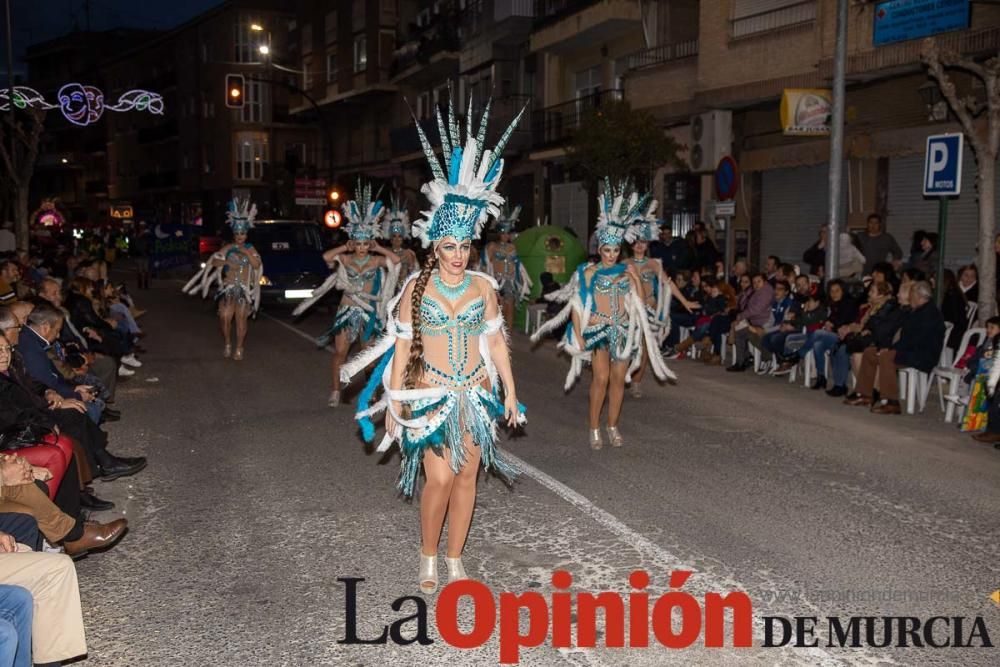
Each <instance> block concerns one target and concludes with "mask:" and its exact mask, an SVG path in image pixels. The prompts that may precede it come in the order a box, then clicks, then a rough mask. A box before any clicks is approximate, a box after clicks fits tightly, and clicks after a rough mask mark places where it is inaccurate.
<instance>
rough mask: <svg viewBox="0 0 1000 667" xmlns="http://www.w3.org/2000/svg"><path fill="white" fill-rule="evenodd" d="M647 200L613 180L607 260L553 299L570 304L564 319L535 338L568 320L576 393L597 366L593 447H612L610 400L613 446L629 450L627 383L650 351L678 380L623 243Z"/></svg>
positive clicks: (601, 231)
mask: <svg viewBox="0 0 1000 667" xmlns="http://www.w3.org/2000/svg"><path fill="white" fill-rule="evenodd" d="M646 201H647V198H646V197H640V196H639V194H638V193H637V192H635V191H634V190H633V189H632V187H631V185H630V184H628V183H627V182H626V183H620V184H618V185H617V186H616V187H615V188H614V189H612V187H611V183H610V182H608V181H607V180H605V185H604V193H603V194H602V195H601V196H600V197H598V210H599V212H600V217H599V218H598V221H597V231H596V234H597V241H598V251H599V253H600V261H598V262H596V263H594V264H587V263H584V264H581V265H580V266H579V267H577V269H576V271H575V273H574V274H573V278H572V279H571V280H570V282H569V283H568V284H567V285H566V287H564V288H562V289H561V290H559V291H557V292H552V293H550V294H548V295H546V298H547V299H549V300H550V301H560V302H565V303H566V307H565V308H563V309H562V310H561V311H560V312H559V314H558V315H556V316H555V317H553V318H552V319H551V320H549V321H548V322H546V323H545V324H544V325H542V326H541V327H540V328H539V329H538V330H537V331H536V332H535V333H534V334H533V335H532V337H531V339H532V340H533V341H538V340H540V339H541V337H542V336H544V335H546V334H547V333H549V332H550V331H553V330H555V329H556V328H558V327H559V326H561V325H562V324H563V323H564V322H566V321H567V320H571V322H570V326H567V327H566V334H565V336H564V338H563V340H562V342H560V344H559V347H560V348H561V349H562V350H564V351H565V352H567V353H568V354H569V355H570V357H571V358H572V362H571V364H570V370H569V374H568V375H567V376H566V384H565V387H564V389H565V390H566V391H569V390H570V388H571V387H572V386H573V383H574V382H576V379H577V378H578V377H580V373H581V372H582V370H583V364H584V363H585V362H588V361H589V362H590V364H591V366H592V369H593V378H592V379H591V382H590V447H591V449H600V448H601V447H603V446H604V442H603V439H602V437H601V428H600V423H601V411H602V410H603V409H604V402H605V399H607V402H608V428H607V431H608V439H609V441H610V442H611V446H612V447H621V446H622V444H624V440H623V438H622V435H621V432H620V431H619V430H618V420H619V417H620V416H621V409H622V402H623V401H624V398H625V384H626V383H627V382H628V381H629V376H630V375H631V373H633V372H634V371H635V370H636V369H637V368H638V367H639V364H640V362H641V361H642V355H641V354H640V351H641V350H642V348H643V347H645V349H646V351H647V353H648V354H649V358H650V365H651V366H652V367H653V372H654V373H655V374H656V377H658V378H659V379H660V380H667V379H676V378H675V376H674V374H673V373H672V372H671V371H670V369H669V368H667V366H666V364H664V363H663V358H662V357H661V356H660V354H659V347H658V345H657V341H656V336H655V334H654V333H653V331H652V330H651V329H650V326H649V320H648V319H647V317H646V307H645V301H644V299H643V296H642V287H641V278H640V277H639V275H638V274H637V273H636V271H635V269H634V268H633V267H630V266H628V265H627V264H625V263H622V262H620V261H619V259H620V257H621V246H622V239H623V238H624V236H625V233H626V232H627V231H628V229H629V227H630V226H631V225H632V223H633V221H634V220H635V219H636V218H638V217H640V216H641V215H642V212H643V211H644V210H645V206H646Z"/></svg>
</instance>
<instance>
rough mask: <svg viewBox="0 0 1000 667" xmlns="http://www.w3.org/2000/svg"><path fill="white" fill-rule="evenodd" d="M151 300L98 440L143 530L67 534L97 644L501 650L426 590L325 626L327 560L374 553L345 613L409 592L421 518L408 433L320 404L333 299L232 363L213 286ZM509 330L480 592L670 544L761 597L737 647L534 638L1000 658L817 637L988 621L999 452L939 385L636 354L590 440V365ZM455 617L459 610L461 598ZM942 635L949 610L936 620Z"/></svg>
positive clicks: (682, 564)
mask: <svg viewBox="0 0 1000 667" xmlns="http://www.w3.org/2000/svg"><path fill="white" fill-rule="evenodd" d="M139 300H140V306H141V307H143V308H148V309H149V314H147V315H146V317H145V320H144V326H145V327H146V328H147V330H148V332H149V336H148V338H147V339H146V345H147V347H149V348H150V354H148V355H146V356H145V357H144V360H145V362H146V365H145V366H144V367H143V368H142V369H141V371H140V374H139V375H137V376H136V377H135V378H133V379H131V380H130V381H129V382H128V383H127V384H125V385H124V386H123V388H122V390H121V392H120V399H119V404H120V407H121V409H122V410H123V412H124V419H123V421H122V422H119V423H117V424H114V425H112V429H111V430H112V442H113V445H112V447H113V449H114V450H116V451H118V452H119V453H123V454H143V455H146V456H148V457H149V461H150V463H149V467H148V468H147V469H146V470H145V471H144V472H142V473H140V474H139V475H137V476H135V477H132V478H128V479H121V480H118V481H116V482H113V483H109V484H106V485H99V488H98V494H99V495H101V496H104V497H108V498H110V499H113V500H115V501H117V502H119V508H118V509H117V510H116V511H115V512H109V513H105V514H106V515H107V516H111V515H113V514H115V513H121V512H124V513H125V514H126V515H127V516H128V518H129V520H130V524H131V532H130V533H129V534H128V535H127V536H126V537H125V539H124V540H123V541H122V542H121V544H120V545H118V546H117V547H116V548H115V549H113V550H112V551H110V552H107V553H105V554H98V555H92V556H89V557H88V558H86V559H84V560H82V561H79V562H78V570H79V572H80V578H81V590H82V593H83V596H84V608H85V614H86V621H87V627H88V640H89V645H90V658H89V661H88V664H94V665H130V666H131V665H136V664H143V665H377V664H393V665H434V664H448V665H452V664H461V665H491V664H496V663H497V661H498V656H499V643H498V634H499V633H498V632H494V633H493V634H492V635H491V637H490V639H489V640H488V641H487V642H486V643H485V644H484V645H483V646H481V647H480V648H477V649H470V650H459V649H456V648H452V647H450V646H448V645H446V644H445V643H444V642H443V641H442V640H441V636H440V634H439V633H438V630H437V627H436V625H435V610H434V606H433V605H434V600H433V599H431V600H430V606H429V609H428V616H429V630H428V635H429V637H430V639H432V640H433V643H432V644H430V645H419V644H412V645H405V646H400V645H396V644H394V643H391V642H390V643H388V644H385V645H344V644H340V643H338V640H342V639H344V638H345V632H346V630H345V615H346V611H345V586H344V584H343V583H341V582H338V581H337V580H338V578H347V577H364V578H365V581H364V582H363V583H360V584H358V599H357V626H358V635H359V637H361V638H372V637H376V636H378V634H379V633H380V632H381V629H382V627H383V626H384V625H387V624H390V623H392V622H393V621H396V620H398V619H400V618H403V617H405V616H410V615H412V614H413V613H414V610H415V608H416V604H417V603H415V602H412V601H408V602H405V603H403V606H402V607H401V610H400V611H393V610H392V608H391V607H390V605H391V603H392V601H393V600H396V599H397V598H400V597H402V596H408V595H416V596H419V593H418V592H417V587H416V571H417V552H418V545H419V525H418V505H417V503H416V502H412V503H411V502H406V501H404V500H402V499H401V498H400V497H399V496H398V495H397V494H396V492H395V489H394V480H395V478H396V475H397V473H398V456H397V455H396V454H395V453H391V454H389V455H388V456H382V455H377V454H374V453H372V452H371V451H370V450H368V449H366V448H365V447H364V445H363V443H362V442H361V440H360V438H359V436H358V432H357V429H356V427H355V425H354V423H353V422H352V419H351V417H352V415H351V412H352V411H351V410H350V409H349V408H347V407H342V408H339V409H336V410H334V409H330V408H328V407H326V397H327V394H328V391H329V386H328V384H329V375H330V372H329V355H328V354H327V353H326V352H325V351H321V350H317V349H316V347H315V346H314V345H312V344H311V343H310V342H309V341H308V340H306V339H307V338H308V336H309V335H312V334H316V333H318V332H320V331H322V330H323V329H325V328H326V326H327V325H328V324H329V317H328V315H327V314H326V313H324V312H318V313H316V314H314V315H311V316H308V317H307V318H306V319H305V320H304V321H300V322H292V321H291V320H290V319H288V318H287V317H278V318H277V319H275V318H272V317H269V316H261V317H260V319H258V320H257V321H256V322H254V323H252V324H251V331H250V338H249V341H248V345H247V358H246V360H245V361H243V362H242V363H236V362H232V361H228V360H224V359H223V358H222V354H221V351H222V345H221V341H220V337H219V335H218V334H217V329H216V322H215V318H214V315H213V312H212V309H211V305H210V304H209V303H208V302H207V301H205V302H203V301H198V300H196V299H194V298H191V297H184V296H182V295H181V294H180V293H179V289H178V287H177V286H175V285H173V284H171V283H167V282H163V283H161V284H160V285H159V286H158V288H157V289H154V290H152V291H150V292H144V293H140V294H139ZM513 346H514V362H515V376H516V379H517V383H518V398H519V399H520V400H521V402H522V403H524V404H525V405H527V408H528V419H529V424H528V427H527V429H526V432H525V433H524V434H523V436H521V437H517V438H514V439H506V436H505V442H504V448H505V450H506V451H507V452H509V453H511V454H513V455H514V456H516V457H517V459H518V460H519V462H520V463H521V464H522V467H523V468H524V473H523V474H522V476H521V478H520V480H519V482H518V483H516V484H515V485H514V486H513V488H508V487H506V486H505V485H504V484H502V483H501V481H500V480H499V479H496V478H493V477H490V476H485V475H481V476H480V488H479V498H478V506H477V511H476V515H475V519H474V523H473V527H472V532H471V535H470V538H469V542H468V545H467V548H466V556H465V562H466V567H467V569H468V570H469V572H470V574H472V575H473V576H474V577H476V578H478V579H480V580H482V581H484V582H486V583H487V584H488V585H489V586H490V587H491V588H492V589H493V591H494V592H495V593H500V592H502V591H510V592H515V593H523V592H528V591H531V592H538V593H541V594H543V596H544V597H545V599H546V600H549V599H550V595H551V594H552V592H553V590H554V589H553V586H552V584H551V581H550V578H551V574H552V572H553V571H554V570H557V569H564V570H568V571H569V572H570V573H571V574H572V576H573V580H574V581H573V586H572V589H571V590H572V591H573V592H592V593H598V592H603V591H619V592H622V593H625V594H627V593H628V592H629V591H631V590H632V589H631V587H630V586H629V580H628V576H629V573H630V572H632V571H633V570H636V569H642V570H645V571H647V572H648V573H649V574H650V578H651V583H650V585H649V587H648V589H647V590H648V592H650V593H651V595H650V597H651V599H652V600H653V601H654V602H655V600H656V598H657V597H658V596H659V595H661V594H663V593H666V592H668V591H669V590H670V586H669V579H670V572H671V571H672V570H677V569H690V570H693V572H694V574H693V575H692V576H691V577H690V579H688V581H687V582H686V583H685V584H684V585H683V587H682V588H681V589H680V590H682V591H683V592H687V593H690V594H692V595H693V596H694V597H695V598H696V599H697V600H698V601H699V603H703V601H704V597H705V594H706V593H707V592H717V593H722V594H725V593H728V592H731V591H745V592H746V593H747V594H748V595H749V597H750V599H751V601H752V605H753V617H754V619H755V620H754V647H752V648H743V649H733V648H712V649H706V648H704V647H701V644H702V637H703V635H701V636H700V637H699V639H698V640H697V641H696V642H695V644H694V646H693V647H691V648H687V649H682V650H681V649H666V648H663V647H660V646H659V645H658V644H657V642H656V641H655V639H654V638H653V633H652V632H651V633H650V641H651V643H652V644H653V646H652V647H650V648H596V649H577V648H569V649H559V648H553V647H552V645H551V640H550V639H547V640H546V641H545V642H544V643H543V644H542V645H541V646H538V647H535V648H525V649H523V650H522V651H521V653H520V659H521V663H522V664H525V665H566V664H569V665H665V664H684V665H692V664H711V665H736V664H753V665H773V664H789V665H792V664H810V665H812V664H831V665H834V664H905V665H931V664H940V665H945V664H947V665H955V664H965V665H976V664H982V665H987V664H998V662H1000V659H998V654H997V649H991V648H974V649H964V648H942V649H931V648H874V647H865V648H854V649H849V648H840V647H839V646H836V645H834V646H832V647H831V646H827V643H828V642H827V639H828V632H827V622H826V621H825V620H823V619H825V618H826V617H830V616H836V617H840V618H842V619H843V623H844V624H845V625H846V624H847V623H848V617H850V616H877V617H882V616H913V617H917V618H919V619H920V620H921V622H926V621H927V619H929V618H930V617H932V616H948V617H954V616H963V617H966V621H965V627H964V629H963V630H962V632H961V634H962V635H963V639H967V638H968V635H969V633H970V632H971V629H972V628H971V626H972V623H973V619H974V618H975V617H977V616H979V617H982V618H983V622H984V623H985V626H986V628H987V631H988V632H989V636H990V639H991V640H992V641H993V642H994V643H996V642H1000V606H998V605H996V604H994V603H993V602H991V601H990V599H989V596H990V594H991V593H992V592H993V591H994V590H996V589H998V588H1000V575H998V567H997V563H998V562H1000V546H998V544H1000V520H998V517H1000V490H998V485H997V480H998V479H1000V452H997V451H996V450H994V449H993V448H992V447H987V446H984V445H978V444H975V443H973V442H972V441H971V440H970V439H969V438H968V437H967V436H962V435H960V434H959V433H958V432H957V430H955V429H954V428H953V427H949V426H948V425H945V424H944V423H943V421H942V420H941V418H940V415H939V412H938V408H937V404H936V398H935V397H933V396H932V397H931V400H930V401H929V403H928V408H927V413H926V414H925V415H921V416H902V417H893V416H876V415H871V414H869V413H867V412H866V411H864V410H863V409H861V408H849V407H846V406H843V405H841V404H840V403H839V402H838V401H835V400H834V399H829V398H827V397H825V396H824V395H822V394H821V393H820V392H811V391H807V390H805V389H803V388H802V387H801V386H793V385H789V384H788V383H787V382H785V381H783V380H778V379H774V378H761V377H755V376H752V375H750V374H743V375H740V376H738V377H734V376H733V374H727V373H723V372H721V371H720V370H719V369H716V368H712V369H710V368H704V367H701V366H700V365H698V364H695V363H693V362H690V361H682V362H674V363H673V368H674V370H675V371H676V372H677V374H678V375H679V378H680V379H679V383H678V384H677V385H674V386H670V385H668V386H654V383H653V382H651V381H649V380H647V382H646V383H645V384H644V389H645V396H644V397H643V398H641V399H632V398H631V397H627V398H626V405H625V410H624V415H625V416H624V421H623V424H622V425H621V430H622V433H623V435H624V436H625V438H626V446H625V447H624V448H622V449H620V450H616V449H611V448H608V447H606V448H605V449H603V450H601V451H598V452H594V451H591V450H590V449H589V448H588V446H587V440H586V426H585V413H586V389H587V388H586V381H587V379H588V376H587V375H586V374H585V376H584V378H583V383H581V384H579V385H578V386H577V387H576V388H574V389H573V390H572V391H571V392H570V393H569V394H568V395H564V394H563V392H562V390H561V387H562V382H563V377H564V374H565V371H566V367H567V364H566V362H565V361H564V360H563V359H560V358H558V357H557V355H556V354H555V350H554V348H552V347H551V346H543V347H541V348H538V349H536V350H532V349H531V347H530V345H529V344H528V341H527V339H526V338H524V337H523V335H519V334H515V335H514V337H513ZM153 377H155V378H157V379H158V381H157V382H150V381H148V380H150V379H151V378H153ZM442 577H444V572H443V567H442ZM626 602H627V600H626ZM650 604H651V606H652V604H653V602H651V603H650ZM764 616H782V617H788V618H791V617H794V616H816V617H819V618H820V619H821V621H820V623H819V624H818V626H817V631H816V632H817V637H818V638H819V646H818V647H815V648H790V647H785V648H764V647H762V646H761V643H762V642H763V637H764V635H763V629H762V628H763V625H762V623H763V621H762V618H763V617H764ZM459 619H460V624H462V627H463V628H465V629H466V630H469V629H471V627H472V625H471V623H472V620H471V616H470V614H469V605H468V604H467V603H463V604H462V606H461V607H460V614H459ZM574 620H575V617H574ZM880 623H881V621H880ZM520 627H521V630H522V631H526V630H527V623H526V622H525V621H524V620H523V618H522V622H521V626H520ZM680 627H681V624H680V620H679V616H677V617H675V624H674V628H675V631H679V630H680ZM862 627H863V626H862ZM879 627H881V625H880V626H879ZM415 628H416V625H415V622H413V621H410V622H409V623H408V624H406V625H404V629H403V635H404V636H406V637H411V636H412V635H413V634H414V629H415ZM727 628H728V625H727ZM879 634H881V631H880V633H879ZM862 635H863V632H862ZM509 636H510V635H509V634H508V637H509ZM726 636H727V640H726V641H727V646H731V638H730V637H731V635H730V633H729V632H728V630H727V633H726ZM948 636H950V633H949V632H948V631H947V630H946V629H944V628H943V626H938V631H937V632H936V634H935V637H937V639H938V641H943V640H944V639H946V638H947V637H948ZM604 639H605V634H604V629H603V624H602V623H599V628H598V645H599V646H600V645H602V644H603V643H604Z"/></svg>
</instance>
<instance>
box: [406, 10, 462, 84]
mask: <svg viewBox="0 0 1000 667" xmlns="http://www.w3.org/2000/svg"><path fill="white" fill-rule="evenodd" d="M461 47H462V45H461V41H460V40H459V37H458V31H457V30H456V29H455V22H454V21H452V20H446V19H445V17H443V16H441V15H438V16H435V20H434V21H433V22H432V23H431V25H429V26H427V27H425V28H419V27H417V26H416V25H411V26H410V29H409V37H408V38H407V40H406V41H405V42H403V44H402V45H401V46H400V47H399V48H398V49H396V52H395V53H394V54H393V58H392V66H391V67H390V69H389V76H390V77H395V76H396V75H398V74H400V73H401V72H405V71H406V70H407V69H409V68H410V67H412V66H413V65H415V64H418V63H419V64H421V65H426V64H427V63H428V62H429V61H430V59H431V58H432V57H433V56H434V55H435V54H437V53H441V52H442V51H458V50H459V49H460V48H461Z"/></svg>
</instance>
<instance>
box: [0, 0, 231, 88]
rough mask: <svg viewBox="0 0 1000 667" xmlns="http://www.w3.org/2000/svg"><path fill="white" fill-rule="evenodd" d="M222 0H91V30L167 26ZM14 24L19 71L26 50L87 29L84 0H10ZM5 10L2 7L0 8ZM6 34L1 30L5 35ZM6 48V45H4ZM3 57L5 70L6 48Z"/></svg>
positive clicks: (16, 59)
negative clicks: (30, 46)
mask: <svg viewBox="0 0 1000 667" xmlns="http://www.w3.org/2000/svg"><path fill="white" fill-rule="evenodd" d="M221 1H222V0H90V2H89V5H90V28H91V30H107V29H109V28H117V27H129V28H156V29H168V28H173V27H175V26H177V25H180V24H181V23H183V22H184V21H186V20H188V19H190V18H191V17H193V16H196V15H198V14H200V13H201V12H203V11H205V10H206V9H209V8H211V7H213V6H215V5H217V4H220V3H221ZM10 2H11V10H12V13H13V21H12V23H13V27H14V40H13V42H14V61H15V67H16V69H17V70H18V71H23V70H24V68H23V65H22V64H21V63H20V60H21V56H22V55H23V53H24V49H25V48H26V47H27V46H28V45H30V44H35V43H37V42H44V41H46V40H49V39H52V38H54V37H59V36H61V35H65V34H67V33H70V32H73V31H74V30H85V29H86V26H87V19H86V16H87V12H86V10H85V6H86V5H87V4H88V3H86V2H85V0H10ZM0 9H2V8H0ZM3 34H4V33H0V35H3ZM5 47H6V45H5ZM2 51H3V53H2V55H0V58H3V60H4V67H5V69H6V48H4V49H3V50H2Z"/></svg>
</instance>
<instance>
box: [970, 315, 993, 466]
mask: <svg viewBox="0 0 1000 667" xmlns="http://www.w3.org/2000/svg"><path fill="white" fill-rule="evenodd" d="M998 354H1000V317H991V318H990V319H988V320H987V321H986V340H984V341H983V344H982V345H980V346H979V347H978V348H977V349H976V351H975V353H974V354H973V355H972V357H970V358H969V361H968V364H967V365H966V369H968V372H967V373H966V374H965V377H964V378H962V379H963V381H964V382H965V383H966V384H967V385H971V384H972V383H973V381H974V380H975V379H976V375H977V373H979V372H980V371H981V370H984V369H985V365H984V368H983V369H981V368H980V361H981V360H983V359H984V358H988V359H992V360H993V363H996V358H997V355H998ZM986 375H989V373H986ZM997 398H998V397H997V396H996V395H995V394H994V395H993V396H990V397H989V404H988V406H987V409H986V420H987V421H986V430H984V431H983V432H982V433H976V434H974V435H973V436H972V439H973V440H976V441H978V442H987V443H991V444H993V445H994V446H997V445H1000V401H998V400H997ZM998 449H1000V447H998Z"/></svg>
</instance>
